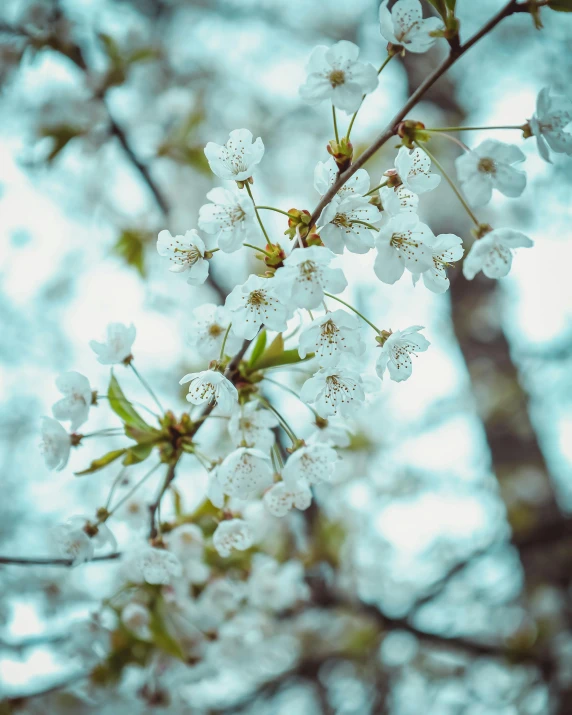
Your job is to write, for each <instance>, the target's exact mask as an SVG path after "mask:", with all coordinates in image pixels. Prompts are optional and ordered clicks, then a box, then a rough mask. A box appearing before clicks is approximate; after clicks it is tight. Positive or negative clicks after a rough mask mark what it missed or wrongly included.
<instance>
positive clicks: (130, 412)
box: [107, 372, 154, 432]
mask: <svg viewBox="0 0 572 715" xmlns="http://www.w3.org/2000/svg"><path fill="white" fill-rule="evenodd" d="M107 398H108V400H109V405H110V407H111V409H112V410H113V411H114V412H115V414H116V415H118V416H119V417H120V418H121V419H122V420H123V422H125V424H126V425H129V426H130V427H138V428H139V429H140V430H143V431H145V432H152V431H154V430H153V428H152V427H150V426H149V425H148V424H147V422H145V420H144V419H143V418H142V417H141V416H140V415H139V414H138V412H137V411H136V410H135V408H134V407H133V405H132V404H131V403H130V402H129V400H128V399H127V398H126V397H125V395H124V394H123V390H122V389H121V387H119V383H118V382H117V378H116V377H115V375H114V374H113V372H112V373H111V380H110V381H109V389H108V390H107Z"/></svg>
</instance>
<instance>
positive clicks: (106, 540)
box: [51, 516, 117, 566]
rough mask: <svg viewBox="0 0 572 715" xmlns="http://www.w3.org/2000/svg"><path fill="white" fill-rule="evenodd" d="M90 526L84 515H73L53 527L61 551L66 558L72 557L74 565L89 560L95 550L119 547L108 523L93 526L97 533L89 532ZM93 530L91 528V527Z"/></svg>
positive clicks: (52, 534) (112, 549) (52, 530)
mask: <svg viewBox="0 0 572 715" xmlns="http://www.w3.org/2000/svg"><path fill="white" fill-rule="evenodd" d="M88 526H90V523H89V521H88V520H87V519H86V518H85V517H84V516H72V517H70V518H69V519H67V520H66V521H65V522H63V523H62V524H58V525H57V526H54V527H52V529H51V536H52V539H53V540H54V542H55V543H56V545H57V547H58V550H59V552H60V553H61V555H62V556H63V557H65V558H68V559H72V566H77V565H78V564H81V563H84V562H85V561H89V560H90V559H92V558H93V554H94V551H95V550H97V549H101V548H104V547H106V546H109V547H110V549H111V551H115V550H116V549H117V542H116V541H115V537H114V536H113V534H112V533H111V531H110V530H109V528H108V527H107V525H106V524H98V525H97V527H92V529H93V530H94V531H95V529H97V530H96V531H95V533H92V534H91V535H90V534H88V530H87V529H86V527H88ZM90 531H91V529H90Z"/></svg>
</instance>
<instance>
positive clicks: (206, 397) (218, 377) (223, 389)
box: [179, 370, 238, 413]
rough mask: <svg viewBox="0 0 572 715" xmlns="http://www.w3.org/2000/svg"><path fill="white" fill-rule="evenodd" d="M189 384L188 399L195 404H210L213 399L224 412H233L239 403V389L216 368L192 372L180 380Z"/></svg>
mask: <svg viewBox="0 0 572 715" xmlns="http://www.w3.org/2000/svg"><path fill="white" fill-rule="evenodd" d="M187 382H188V383H190V384H189V392H188V394H187V400H188V401H189V402H191V403H192V404H193V405H202V404H205V403H206V404H208V403H209V402H212V401H213V400H214V401H215V402H216V404H217V406H218V407H219V408H220V409H221V411H222V412H226V413H228V412H232V411H233V410H234V409H235V407H236V405H237V404H238V391H237V389H236V387H235V386H234V385H233V384H232V382H231V381H230V380H227V378H226V377H225V376H224V375H223V374H222V373H220V372H217V371H216V370H203V372H190V373H189V374H188V375H185V376H184V377H182V378H181V379H180V380H179V385H184V384H185V383H187Z"/></svg>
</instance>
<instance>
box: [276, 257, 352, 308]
mask: <svg viewBox="0 0 572 715" xmlns="http://www.w3.org/2000/svg"><path fill="white" fill-rule="evenodd" d="M333 258H334V254H333V253H332V252H331V251H330V250H329V249H327V248H324V247H323V246H310V247H309V248H303V249H297V250H294V251H292V252H291V253H290V255H289V256H288V258H286V260H285V261H284V265H283V266H282V268H279V269H278V271H276V275H275V277H274V284H275V287H276V294H277V295H278V297H279V298H280V300H281V301H282V302H283V303H284V304H292V303H294V304H295V306H296V307H297V308H307V309H310V310H311V309H312V308H317V307H318V306H319V305H320V303H321V302H322V301H323V299H324V291H326V292H327V293H341V292H342V291H343V290H345V288H346V287H347V285H348V282H347V280H346V278H345V276H344V274H343V271H342V269H341V268H330V266H329V264H330V262H331V261H332V259H333Z"/></svg>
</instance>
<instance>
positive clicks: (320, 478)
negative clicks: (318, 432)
mask: <svg viewBox="0 0 572 715" xmlns="http://www.w3.org/2000/svg"><path fill="white" fill-rule="evenodd" d="M337 461H338V455H337V453H336V450H335V449H333V448H332V447H331V446H330V445H329V444H310V445H306V446H304V447H300V448H299V449H297V450H296V451H295V452H293V453H292V454H291V455H290V456H289V457H288V460H287V462H286V464H285V465H284V469H283V470H282V478H283V479H284V481H285V482H286V484H295V483H296V482H298V481H299V480H302V481H305V482H307V483H308V484H320V483H321V482H327V481H329V480H330V477H331V476H332V474H333V473H334V469H335V464H336V462H337Z"/></svg>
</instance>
